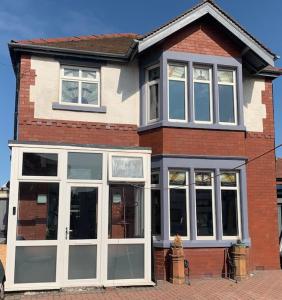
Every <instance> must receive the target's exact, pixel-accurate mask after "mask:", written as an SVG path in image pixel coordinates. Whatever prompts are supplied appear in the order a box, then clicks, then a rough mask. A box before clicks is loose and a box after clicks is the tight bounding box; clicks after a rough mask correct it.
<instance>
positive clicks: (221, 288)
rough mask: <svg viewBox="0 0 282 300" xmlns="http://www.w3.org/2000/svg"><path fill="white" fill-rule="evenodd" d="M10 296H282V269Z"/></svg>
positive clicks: (76, 299) (57, 299)
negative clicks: (239, 275) (244, 275)
mask: <svg viewBox="0 0 282 300" xmlns="http://www.w3.org/2000/svg"><path fill="white" fill-rule="evenodd" d="M7 299H9V300H12V299H15V300H16V299H24V300H27V299H40V300H43V299H44V300H49V299H54V300H61V299H64V300H82V299H87V300H88V299H91V300H92V299H107V300H111V299H112V300H117V299H122V300H127V299H128V300H137V299H144V300H150V299H158V300H164V299H170V300H172V299H173V300H174V299H197V300H202V299H203V300H204V299H224V300H226V299H228V300H231V299H248V300H249V299H256V300H258V299H267V300H271V299H282V271H259V272H257V273H256V274H255V275H254V276H252V277H250V278H249V279H246V280H244V281H242V282H240V283H237V284H236V283H235V282H233V281H230V280H226V279H219V278H218V279H201V280H200V279H195V280H192V281H191V286H188V285H182V286H177V285H172V284H170V283H168V282H159V283H158V285H157V286H156V287H139V288H114V289H106V290H104V289H92V290H78V289H77V290H72V291H70V290H67V291H62V292H45V293H24V294H8V295H7Z"/></svg>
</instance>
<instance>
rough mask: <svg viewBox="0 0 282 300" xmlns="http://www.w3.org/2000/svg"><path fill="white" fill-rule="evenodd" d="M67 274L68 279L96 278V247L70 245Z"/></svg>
mask: <svg viewBox="0 0 282 300" xmlns="http://www.w3.org/2000/svg"><path fill="white" fill-rule="evenodd" d="M68 267H69V274H68V279H91V278H96V268H97V246H96V245H71V246H69V265H68Z"/></svg>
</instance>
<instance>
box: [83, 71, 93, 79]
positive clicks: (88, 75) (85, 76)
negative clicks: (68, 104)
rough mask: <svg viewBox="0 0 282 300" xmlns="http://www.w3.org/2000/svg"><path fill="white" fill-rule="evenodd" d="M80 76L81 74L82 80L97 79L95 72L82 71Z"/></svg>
mask: <svg viewBox="0 0 282 300" xmlns="http://www.w3.org/2000/svg"><path fill="white" fill-rule="evenodd" d="M81 74H82V77H83V78H88V79H96V77H97V72H96V71H87V70H82V71H81Z"/></svg>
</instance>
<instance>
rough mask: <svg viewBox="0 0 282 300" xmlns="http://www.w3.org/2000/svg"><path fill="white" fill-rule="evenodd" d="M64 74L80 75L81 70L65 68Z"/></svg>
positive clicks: (70, 75)
mask: <svg viewBox="0 0 282 300" xmlns="http://www.w3.org/2000/svg"><path fill="white" fill-rule="evenodd" d="M64 76H69V77H78V76H79V70H78V69H72V68H64Z"/></svg>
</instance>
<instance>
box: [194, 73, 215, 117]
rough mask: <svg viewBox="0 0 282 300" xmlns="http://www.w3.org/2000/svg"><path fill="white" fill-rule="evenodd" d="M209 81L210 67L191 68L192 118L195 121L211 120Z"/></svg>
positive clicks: (210, 78)
mask: <svg viewBox="0 0 282 300" xmlns="http://www.w3.org/2000/svg"><path fill="white" fill-rule="evenodd" d="M211 82H212V76H211V68H209V67H194V68H193V85H194V118H195V121H196V122H203V123H204V122H205V123H210V122H212V88H211Z"/></svg>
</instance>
